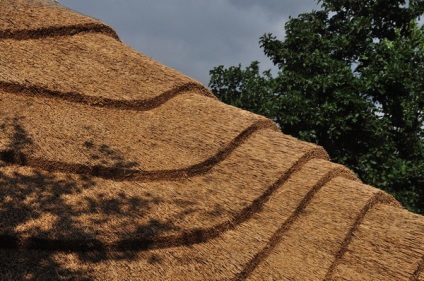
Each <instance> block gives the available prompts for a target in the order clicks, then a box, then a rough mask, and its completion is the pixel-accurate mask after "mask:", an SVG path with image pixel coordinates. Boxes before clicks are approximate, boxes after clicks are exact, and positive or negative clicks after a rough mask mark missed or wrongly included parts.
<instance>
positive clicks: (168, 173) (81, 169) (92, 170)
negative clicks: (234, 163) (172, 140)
mask: <svg viewBox="0 0 424 281" xmlns="http://www.w3.org/2000/svg"><path fill="white" fill-rule="evenodd" d="M265 129H274V130H277V128H276V126H275V124H274V123H273V122H272V121H271V120H269V119H265V120H259V121H256V122H254V123H253V124H252V125H250V126H249V127H247V128H246V129H245V130H243V131H242V132H241V133H240V134H239V135H238V136H236V137H235V138H234V139H233V140H232V141H231V142H230V143H229V144H228V145H227V146H225V147H224V148H222V149H221V150H219V151H218V153H216V154H215V155H213V156H211V157H209V158H208V159H206V160H204V161H202V162H200V163H197V164H194V165H191V166H188V167H185V168H179V169H172V170H152V171H146V170H144V171H143V170H137V169H126V168H120V167H107V166H102V165H96V166H89V165H84V164H75V163H66V162H60V161H52V160H47V159H42V158H32V157H31V156H29V155H26V154H25V153H23V152H19V151H14V150H3V151H0V160H1V161H3V162H6V163H8V164H14V165H20V166H28V167H32V168H38V169H42V170H45V171H48V172H60V173H63V172H65V173H73V174H79V175H85V176H94V177H99V178H103V179H108V180H113V181H144V182H145V181H157V180H169V181H171V180H179V179H181V178H187V177H194V176H197V175H202V174H206V173H208V172H209V171H210V170H211V169H212V168H213V167H214V166H215V165H217V164H218V163H220V162H222V161H224V160H225V159H226V158H227V157H228V156H230V155H231V153H232V152H233V151H234V150H236V149H237V148H238V147H239V146H240V145H242V144H243V143H244V142H246V140H247V139H248V138H249V137H250V136H251V135H253V134H254V133H256V132H257V131H260V130H265Z"/></svg>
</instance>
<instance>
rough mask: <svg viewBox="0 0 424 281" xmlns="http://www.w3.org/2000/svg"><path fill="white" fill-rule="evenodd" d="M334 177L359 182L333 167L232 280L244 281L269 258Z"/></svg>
mask: <svg viewBox="0 0 424 281" xmlns="http://www.w3.org/2000/svg"><path fill="white" fill-rule="evenodd" d="M297 170H300V169H297ZM336 177H344V178H346V179H349V180H353V181H359V179H358V178H357V177H356V176H355V175H354V174H353V173H352V172H351V171H349V170H348V169H346V168H344V167H335V168H333V169H332V170H329V171H328V172H327V173H326V174H325V175H324V176H323V177H322V178H321V179H319V180H318V181H317V183H316V184H315V185H314V186H312V188H311V189H310V190H309V191H308V192H307V193H306V195H305V196H304V197H303V199H302V201H301V202H300V204H299V205H298V206H297V208H296V210H295V211H294V212H293V213H292V214H291V215H290V216H289V217H288V219H287V220H286V221H284V223H283V224H282V225H281V226H280V228H279V229H278V230H277V231H276V232H275V233H274V235H273V236H272V238H271V239H270V240H269V243H268V244H267V246H266V247H265V248H263V249H262V250H261V251H260V252H258V253H256V254H255V256H254V257H253V258H252V259H251V260H250V261H249V263H247V265H246V266H245V267H244V268H243V270H242V271H241V272H240V273H239V274H237V275H236V277H235V278H234V280H246V279H247V278H248V277H249V276H250V275H251V274H252V272H253V271H254V270H255V268H256V267H257V266H258V265H259V264H260V263H261V262H262V261H263V260H265V259H266V258H267V257H268V256H269V254H270V253H271V252H272V251H273V250H274V248H275V247H276V246H277V245H278V244H279V242H280V240H281V238H282V237H283V235H284V233H285V232H286V231H288V230H289V229H290V227H291V225H292V224H293V223H294V222H295V221H296V220H297V219H298V218H299V216H300V214H301V213H302V212H303V211H304V210H305V209H306V207H307V206H308V205H309V203H310V202H311V200H312V199H313V198H314V196H315V195H316V194H317V192H318V191H320V190H321V189H322V188H323V187H324V186H325V185H326V184H328V183H329V182H330V181H331V180H332V179H334V178H336ZM281 184H283V183H281Z"/></svg>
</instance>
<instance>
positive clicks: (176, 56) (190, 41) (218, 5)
mask: <svg viewBox="0 0 424 281" xmlns="http://www.w3.org/2000/svg"><path fill="white" fill-rule="evenodd" d="M59 2H60V3H61V4H63V5H65V6H67V7H69V8H71V9H73V10H75V11H78V12H80V13H82V14H85V15H88V16H91V17H94V18H97V19H99V20H101V21H103V22H104V23H106V24H107V25H109V26H111V27H112V28H114V29H115V30H116V31H117V32H118V35H119V36H120V38H121V40H122V41H123V42H124V43H125V44H128V45H130V46H131V47H132V48H134V49H136V50H138V51H140V52H142V53H143V54H145V55H147V56H149V57H152V58H153V59H155V60H157V61H159V62H161V63H163V64H165V65H167V66H170V67H172V68H175V69H177V70H178V71H181V72H183V73H184V74H186V75H188V76H191V77H193V78H195V79H197V80H199V81H200V82H202V83H203V84H205V85H207V84H208V82H209V71H210V70H211V69H212V68H213V67H215V66H218V65H224V66H226V67H229V66H232V65H238V64H239V63H241V64H242V65H243V66H248V65H249V64H250V62H251V61H253V60H259V61H260V62H261V67H262V70H265V69H268V68H271V67H272V64H271V62H270V61H269V59H268V58H266V57H265V55H264V54H263V51H262V49H260V47H259V43H258V42H259V37H260V36H262V35H263V34H264V33H269V32H271V33H273V34H274V35H276V36H277V37H278V38H283V36H284V24H285V22H286V21H287V20H288V18H289V16H292V17H296V16H297V15H298V14H299V13H304V12H310V11H312V10H313V9H318V8H319V6H318V5H317V4H316V1H315V0H213V1H211V0H59Z"/></svg>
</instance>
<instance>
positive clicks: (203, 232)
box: [0, 148, 324, 252]
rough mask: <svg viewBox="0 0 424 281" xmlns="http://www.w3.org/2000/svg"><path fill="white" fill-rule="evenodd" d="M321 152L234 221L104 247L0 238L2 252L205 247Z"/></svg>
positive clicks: (286, 175)
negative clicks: (198, 245) (205, 244)
mask: <svg viewBox="0 0 424 281" xmlns="http://www.w3.org/2000/svg"><path fill="white" fill-rule="evenodd" d="M323 155H324V154H323V152H322V149H321V148H315V149H311V150H310V151H308V152H306V153H305V154H304V155H303V156H302V157H301V158H299V159H298V160H297V161H296V163H294V164H293V165H292V166H291V167H290V168H289V169H288V170H287V171H286V172H285V173H284V174H283V175H282V176H281V177H280V178H279V179H278V180H277V181H276V182H274V183H273V184H272V185H271V186H270V187H268V189H267V190H266V191H265V192H264V193H263V194H262V195H261V196H260V197H258V198H256V199H255V200H254V201H253V202H252V203H251V204H250V205H249V206H247V207H245V208H244V209H243V210H241V211H240V212H239V213H238V214H237V215H235V216H234V217H233V218H232V219H231V220H229V221H226V222H224V223H221V224H218V225H215V226H212V227H209V228H203V229H192V230H189V231H186V232H183V233H181V234H177V235H168V236H158V237H138V238H132V239H123V240H120V241H117V242H115V243H111V244H105V243H104V242H102V241H100V240H98V239H66V240H61V239H47V238H37V237H28V238H17V237H14V236H12V235H0V248H7V249H22V250H23V249H26V250H44V251H73V252H84V251H93V252H111V251H146V250H150V249H162V248H171V247H177V246H184V245H186V246H187V245H194V244H199V243H205V242H207V241H209V240H211V239H214V238H217V237H219V236H220V235H222V234H223V233H224V232H227V231H229V230H232V229H235V228H236V227H237V226H238V225H240V224H241V223H243V222H245V221H247V220H249V219H250V218H252V216H253V215H254V214H256V213H258V212H260V211H261V210H262V208H263V206H264V204H265V203H266V202H267V201H269V199H270V198H271V196H272V195H273V194H274V192H275V191H276V190H277V189H278V188H279V187H280V186H282V185H283V184H284V182H286V181H287V179H288V178H289V177H290V176H291V175H292V174H293V173H294V172H295V171H297V170H300V169H301V168H302V167H303V166H304V165H305V164H306V163H307V162H308V161H309V160H310V159H312V158H318V157H319V158H323V157H324V156H323Z"/></svg>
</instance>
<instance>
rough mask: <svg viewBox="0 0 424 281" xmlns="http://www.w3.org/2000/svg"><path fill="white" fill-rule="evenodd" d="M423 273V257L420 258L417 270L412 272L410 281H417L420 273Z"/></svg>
mask: <svg viewBox="0 0 424 281" xmlns="http://www.w3.org/2000/svg"><path fill="white" fill-rule="evenodd" d="M423 271H424V256H423V257H422V259H421V261H420V262H419V263H418V266H417V269H416V270H415V271H414V273H413V274H412V275H411V278H410V279H409V280H410V281H419V278H420V274H421V272H423Z"/></svg>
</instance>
